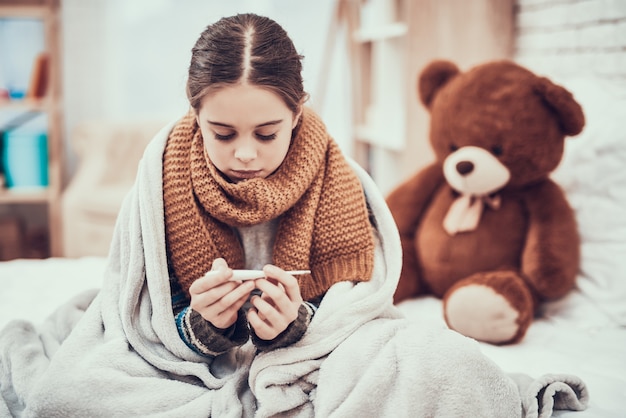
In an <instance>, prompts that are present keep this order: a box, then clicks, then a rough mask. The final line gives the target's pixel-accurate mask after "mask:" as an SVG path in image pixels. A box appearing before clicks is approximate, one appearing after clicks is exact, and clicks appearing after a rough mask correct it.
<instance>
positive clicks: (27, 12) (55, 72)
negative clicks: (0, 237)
mask: <svg viewBox="0 0 626 418" xmlns="http://www.w3.org/2000/svg"><path fill="white" fill-rule="evenodd" d="M60 8H61V5H60V0H0V19H21V18H27V19H38V20H41V21H42V22H43V26H44V38H45V39H44V45H45V48H44V49H45V52H46V53H47V54H48V57H49V68H48V80H47V90H46V95H45V97H43V98H42V99H19V100H9V99H4V98H3V99H0V110H5V109H18V110H19V109H23V110H24V111H38V112H43V113H46V114H47V120H48V127H47V129H48V131H47V140H48V144H47V145H48V186H47V187H45V188H41V189H32V190H11V189H7V188H2V189H0V205H33V204H37V205H41V204H43V205H46V206H47V214H48V219H47V223H46V224H47V228H48V240H49V255H50V256H61V255H62V239H61V231H62V229H61V212H60V199H61V191H62V181H63V153H62V141H63V132H62V126H63V122H62V118H63V109H62V103H63V101H62V88H61V46H60V42H61V36H60V35H61V10H60ZM18 42H19V41H18Z"/></svg>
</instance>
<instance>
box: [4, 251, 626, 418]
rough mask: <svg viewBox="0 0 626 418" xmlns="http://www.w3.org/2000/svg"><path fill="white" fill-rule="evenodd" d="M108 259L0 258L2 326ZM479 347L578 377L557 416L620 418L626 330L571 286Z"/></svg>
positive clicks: (508, 360)
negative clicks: (507, 335)
mask: <svg viewBox="0 0 626 418" xmlns="http://www.w3.org/2000/svg"><path fill="white" fill-rule="evenodd" d="M105 262H106V260H105V259H104V258H101V257H84V258H77V259H67V258H51V259H47V260H14V261H9V262H3V263H0V284H1V286H2V292H0V328H2V327H4V325H6V323H8V322H9V321H10V320H12V319H18V318H19V319H27V320H30V321H33V322H34V323H35V324H37V323H40V322H42V321H43V320H44V319H45V318H46V317H47V316H48V315H49V314H51V313H52V312H54V310H55V309H56V308H57V307H59V306H60V305H61V304H63V303H64V302H65V301H66V300H69V299H70V298H71V297H72V296H74V295H75V294H77V293H79V292H81V291H83V290H86V289H90V288H94V287H99V286H100V284H101V281H102V273H103V271H104V268H105ZM399 308H400V310H401V311H402V312H403V313H404V314H405V315H406V316H407V317H408V318H410V319H411V320H413V321H417V322H420V323H423V324H424V325H425V326H441V327H445V323H444V321H443V317H442V307H441V301H440V300H438V299H436V298H434V297H421V298H418V299H415V300H411V301H406V302H403V303H401V304H400V305H399ZM481 347H482V350H483V352H484V353H485V354H486V355H487V356H488V357H489V358H491V359H492V360H493V361H494V362H495V363H496V364H498V365H499V366H500V367H501V368H502V369H503V370H504V371H506V372H520V373H526V374H528V375H530V376H532V377H539V376H542V375H544V374H549V373H567V374H574V375H577V376H579V377H580V378H581V379H583V381H584V382H585V383H586V384H587V386H588V389H589V392H590V406H589V408H588V409H587V410H586V411H581V412H561V411H557V412H555V414H554V416H555V417H567V418H570V417H571V418H589V417H599V418H603V417H606V418H618V417H626V409H625V408H624V406H623V399H624V398H626V328H624V327H620V326H619V325H618V324H617V323H616V322H615V321H614V320H612V319H611V318H610V317H609V316H607V315H606V314H605V313H603V312H602V310H600V309H599V308H598V307H597V306H595V305H594V303H593V301H590V300H587V299H586V298H585V296H584V295H583V294H582V293H581V292H579V291H575V292H573V293H571V294H570V295H568V296H567V297H566V298H564V299H562V300H560V301H557V302H553V303H550V304H547V305H546V306H545V309H544V310H543V311H542V312H541V315H540V317H539V318H537V319H536V321H535V322H534V323H533V325H532V326H531V328H530V329H529V331H528V333H527V335H526V337H525V338H524V340H523V341H522V342H521V343H519V344H516V345H512V346H503V347H499V346H493V345H490V344H483V343H481Z"/></svg>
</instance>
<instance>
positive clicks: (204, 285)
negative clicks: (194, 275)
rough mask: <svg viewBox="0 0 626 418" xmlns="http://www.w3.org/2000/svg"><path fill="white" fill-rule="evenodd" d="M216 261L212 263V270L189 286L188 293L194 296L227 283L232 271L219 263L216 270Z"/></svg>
mask: <svg viewBox="0 0 626 418" xmlns="http://www.w3.org/2000/svg"><path fill="white" fill-rule="evenodd" d="M218 260H220V259H218ZM218 260H216V261H214V262H213V270H210V271H208V272H207V273H206V274H205V275H204V276H202V277H200V278H199V279H197V280H196V281H194V282H193V283H192V284H191V286H190V287H189V293H195V294H200V293H204V292H207V291H209V290H211V289H213V288H215V287H217V286H219V285H220V284H223V283H226V282H228V281H229V279H230V278H231V277H232V275H233V270H232V269H230V268H228V266H226V267H224V266H222V265H220V264H221V263H220V264H217V268H216V262H217V261H218ZM222 261H223V260H222ZM223 263H226V262H225V261H223ZM238 283H239V282H234V284H235V286H236V285H237V284H238Z"/></svg>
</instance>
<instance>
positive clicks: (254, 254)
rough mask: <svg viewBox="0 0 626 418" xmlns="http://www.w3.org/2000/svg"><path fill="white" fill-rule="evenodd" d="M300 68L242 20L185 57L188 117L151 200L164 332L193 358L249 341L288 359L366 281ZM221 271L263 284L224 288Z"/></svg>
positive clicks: (266, 34)
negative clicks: (246, 272) (161, 238)
mask: <svg viewBox="0 0 626 418" xmlns="http://www.w3.org/2000/svg"><path fill="white" fill-rule="evenodd" d="M301 58H302V57H301V56H300V55H299V54H298V53H297V52H296V49H295V47H294V45H293V44H292V42H291V40H290V38H289V37H288V36H287V33H286V32H285V31H284V30H283V29H282V28H281V26H280V25H278V24H277V23H276V22H274V21H272V20H271V19H269V18H266V17H261V16H256V15H252V14H243V15H237V16H233V17H228V18H224V19H221V20H220V21H218V22H217V23H215V24H213V25H210V26H209V27H208V28H207V29H206V30H205V31H204V32H203V33H202V35H201V36H200V38H199V39H198V41H197V43H196V45H195V47H194V48H193V50H192V57H191V64H190V66H189V78H188V83H187V94H188V97H189V101H190V104H191V107H192V109H193V111H192V112H191V113H190V114H189V115H187V117H186V118H184V119H183V120H182V121H181V122H180V123H179V124H178V125H177V126H176V127H175V128H174V130H173V131H172V133H171V135H170V137H169V139H168V142H167V145H166V149H165V155H164V163H163V164H164V165H163V168H164V174H163V196H164V204H165V221H166V242H167V249H168V259H169V261H170V266H171V286H172V293H173V295H174V297H173V305H174V311H175V313H176V323H177V326H178V329H179V332H180V335H181V337H182V338H183V339H184V341H185V342H186V343H187V345H189V346H190V347H192V348H193V349H194V350H196V351H197V352H199V353H202V354H205V355H218V354H221V353H223V352H225V351H227V350H229V349H231V348H233V347H235V346H240V345H243V344H244V343H245V342H246V341H247V340H248V336H249V335H250V336H251V337H252V340H253V342H254V344H255V345H256V346H257V348H259V349H261V350H269V349H275V348H279V347H284V346H287V345H290V344H292V343H294V342H296V341H298V340H299V339H300V337H301V336H302V335H303V334H304V332H305V331H306V329H307V325H308V323H309V322H310V320H311V317H312V316H313V313H314V312H315V309H316V307H317V305H318V304H319V300H320V298H321V297H322V296H323V294H324V293H325V292H326V290H327V289H328V288H329V287H330V286H331V285H332V284H333V283H335V282H337V281H341V280H351V281H361V280H368V279H369V276H370V275H371V269H372V259H373V248H374V244H373V237H372V232H371V226H370V224H369V220H368V212H367V207H366V204H365V197H364V195H363V191H362V189H361V186H360V183H359V181H358V179H357V178H356V176H355V174H354V173H353V172H352V170H351V169H350V167H349V166H348V163H347V161H346V160H345V159H344V158H343V156H342V154H341V152H340V151H339V149H338V147H337V145H336V143H335V142H334V141H333V139H332V138H331V137H330V136H329V135H328V133H327V132H326V130H325V127H324V125H323V124H322V123H321V121H320V120H319V118H318V117H317V116H316V115H315V114H314V113H313V112H312V111H310V110H305V109H304V102H305V100H306V98H307V95H306V93H305V92H304V90H303V82H302V76H301V71H302V65H301ZM264 266H265V267H264ZM233 268H238V269H241V268H246V269H260V268H263V271H264V273H265V278H260V279H258V280H253V281H244V282H242V281H232V280H231V278H232V269H233ZM210 269H212V274H207V275H205V273H206V272H207V271H208V270H210ZM287 269H292V270H298V269H310V270H311V275H309V276H305V277H300V279H299V280H298V279H296V278H295V277H294V276H292V275H290V274H288V273H286V272H285V270H287ZM255 289H256V292H253V291H254V290H255ZM253 293H254V294H253ZM251 294H253V295H252V297H250V296H251ZM303 298H304V301H303ZM247 300H249V301H250V305H251V306H250V307H249V308H248V309H247V310H245V311H244V310H242V307H243V306H244V303H245V302H246V301H247Z"/></svg>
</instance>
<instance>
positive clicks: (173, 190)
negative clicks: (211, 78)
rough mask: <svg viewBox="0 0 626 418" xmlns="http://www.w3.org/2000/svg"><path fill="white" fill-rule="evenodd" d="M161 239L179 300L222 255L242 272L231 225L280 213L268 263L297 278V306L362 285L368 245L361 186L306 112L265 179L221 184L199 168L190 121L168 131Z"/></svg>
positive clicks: (197, 139) (202, 161)
mask: <svg viewBox="0 0 626 418" xmlns="http://www.w3.org/2000/svg"><path fill="white" fill-rule="evenodd" d="M163 199H164V210H165V239H166V245H167V250H168V259H169V261H170V269H171V270H172V271H173V273H174V275H175V277H176V278H177V279H178V281H179V283H180V284H181V286H182V288H183V289H184V290H185V291H186V292H188V291H189V286H191V284H192V283H193V282H194V280H196V279H198V278H200V277H202V276H203V275H204V274H205V273H206V272H207V271H208V270H210V269H211V264H212V262H213V260H214V259H215V258H218V257H223V258H224V259H226V261H227V262H228V265H229V266H230V267H232V268H244V265H245V260H244V254H243V249H242V246H241V243H240V242H239V239H238V237H237V234H236V232H235V230H234V227H240V226H248V225H255V224H258V223H262V222H266V221H269V220H272V219H275V218H277V217H279V216H281V215H282V217H281V219H280V222H279V226H278V231H277V235H276V240H275V244H274V248H273V263H274V264H275V265H277V266H279V267H281V268H283V269H285V270H301V269H310V270H311V275H306V276H300V279H299V282H300V291H301V294H302V297H303V298H304V299H305V300H308V299H312V298H314V297H316V296H319V295H322V294H323V293H324V292H326V291H327V290H328V289H329V288H330V286H332V285H333V284H334V283H336V282H339V281H343V280H352V281H367V280H369V279H370V276H371V274H372V268H373V257H374V240H373V234H372V230H371V225H370V223H369V218H368V209H367V206H366V202H365V196H364V194H363V190H362V188H361V184H360V182H359V180H358V178H357V177H356V175H355V174H354V172H353V171H352V169H351V168H350V166H349V164H348V162H347V161H346V160H345V158H344V157H343V155H342V153H341V151H340V149H339V147H338V146H337V144H336V143H335V141H334V140H333V139H332V138H331V137H330V136H329V134H328V133H327V131H326V128H325V126H324V124H323V123H322V121H321V120H320V119H319V118H318V116H317V115H316V114H315V113H313V111H311V110H309V109H305V111H304V112H303V114H302V122H301V126H300V128H299V130H298V133H297V135H296V136H295V137H294V139H293V140H292V144H291V147H290V149H289V152H288V153H287V156H286V157H285V160H284V161H283V163H282V165H281V166H280V167H279V169H278V170H277V171H276V172H275V173H274V174H272V175H271V176H269V177H267V178H265V179H251V180H247V181H243V182H239V183H230V182H228V181H227V180H226V179H225V178H224V177H223V176H222V175H221V174H220V173H219V171H218V170H217V169H216V168H215V166H214V165H213V164H211V163H210V162H208V159H207V158H206V154H205V152H204V146H203V139H202V134H201V132H200V129H199V128H198V125H197V123H196V119H195V114H194V113H193V112H190V113H188V114H187V115H186V116H185V117H184V118H182V119H181V120H180V122H179V123H178V124H177V125H176V126H175V127H174V129H173V130H172V132H171V133H170V136H169V138H168V140H167V144H166V147H165V152H164V155H163Z"/></svg>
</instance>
